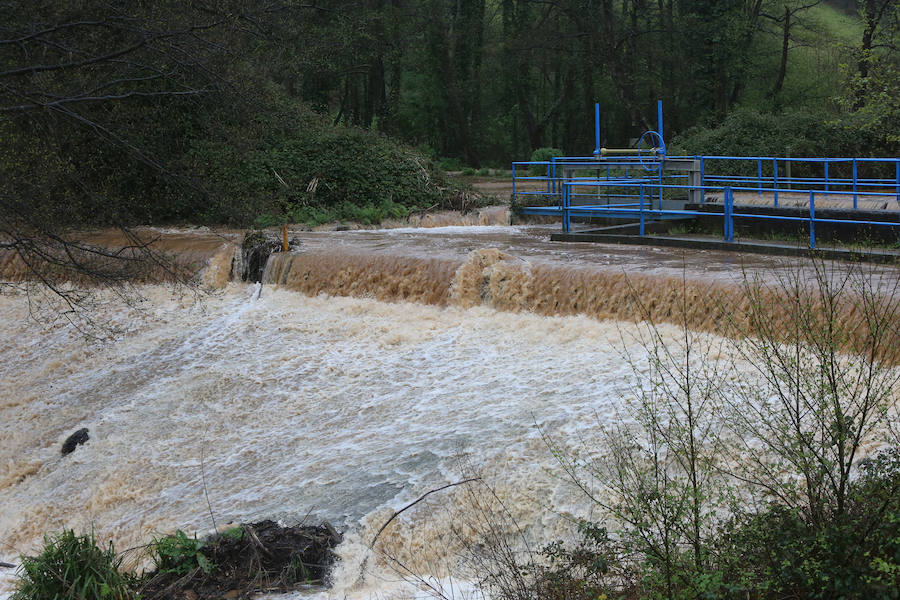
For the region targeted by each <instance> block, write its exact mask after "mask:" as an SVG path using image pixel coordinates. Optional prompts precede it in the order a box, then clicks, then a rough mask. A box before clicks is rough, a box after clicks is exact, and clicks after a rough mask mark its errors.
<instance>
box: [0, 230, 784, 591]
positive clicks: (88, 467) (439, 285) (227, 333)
mask: <svg viewBox="0 0 900 600" xmlns="http://www.w3.org/2000/svg"><path fill="white" fill-rule="evenodd" d="M541 235H542V234H540V232H539V234H538V235H536V234H535V232H534V231H529V230H527V229H512V228H487V229H481V230H472V231H440V230H436V231H432V232H430V233H421V232H418V231H392V232H346V233H344V234H342V235H337V234H313V233H310V234H303V236H302V238H301V243H302V245H303V253H302V254H301V255H299V257H294V260H295V261H299V263H295V264H293V265H290V264H281V265H278V264H275V265H273V266H272V267H271V269H270V277H271V279H272V280H275V281H283V282H285V284H286V285H285V286H282V287H276V286H274V285H264V286H262V288H261V289H260V288H258V287H255V286H253V285H246V284H234V283H232V284H229V285H228V286H227V287H225V288H224V289H223V290H221V291H219V292H217V293H214V294H213V295H211V296H208V297H205V298H204V299H202V301H199V302H194V301H193V300H192V299H190V298H184V297H178V296H175V295H173V293H172V291H171V290H170V289H168V288H165V287H159V286H156V287H153V286H147V287H145V288H144V290H143V291H144V293H145V295H146V297H147V298H148V302H147V303H146V306H145V308H144V311H143V312H142V313H135V312H132V311H129V310H127V309H125V308H122V307H120V306H118V305H116V304H110V305H107V306H106V307H105V308H103V309H101V310H103V311H104V314H103V316H104V317H106V318H107V319H109V320H111V322H112V323H114V324H116V325H118V326H119V327H121V328H122V329H123V330H124V331H127V333H124V334H121V335H118V336H117V337H114V338H113V339H109V340H106V341H104V342H87V341H85V340H84V339H83V338H82V337H80V336H79V335H78V334H77V333H75V332H73V331H71V330H70V329H66V328H62V327H44V328H41V327H39V326H38V325H36V324H35V323H33V322H31V321H30V320H29V319H28V308H27V303H26V302H25V300H24V298H23V297H22V296H20V295H16V294H7V295H0V323H2V324H3V331H4V335H3V336H2V339H0V357H2V361H0V374H2V378H0V438H2V439H3V445H2V447H0V506H2V507H3V510H2V511H0V539H2V540H4V545H3V546H2V547H0V560H13V561H14V562H15V559H16V557H17V554H18V553H28V552H33V551H34V550H35V549H37V548H38V547H39V545H40V541H41V536H42V535H43V534H44V533H45V532H48V531H52V530H59V529H61V528H75V529H76V530H86V529H88V528H90V527H91V526H93V527H94V530H95V532H96V533H97V535H98V537H99V538H101V539H113V540H114V541H115V543H116V547H117V548H119V549H124V548H128V547H132V546H137V545H140V544H144V543H146V542H148V541H149V540H150V539H151V538H152V537H153V536H154V535H157V534H161V533H168V532H172V531H174V530H175V529H184V530H188V531H199V532H201V534H202V533H204V532H207V531H209V530H210V529H211V521H210V518H209V514H208V512H209V509H208V507H207V504H206V500H205V497H204V494H203V479H204V476H205V482H206V488H207V491H208V493H209V498H210V501H211V504H212V511H213V513H214V514H215V516H216V520H217V522H218V523H219V524H220V525H221V524H222V523H227V522H235V523H237V522H249V521H253V520H258V519H263V518H271V517H275V518H280V519H282V520H284V521H286V522H288V523H295V522H298V521H300V520H301V519H303V518H304V517H307V515H308V517H307V518H308V519H309V520H311V521H314V522H315V521H318V520H320V519H328V520H329V521H331V522H332V523H334V524H335V525H338V526H340V527H343V528H345V529H346V531H347V532H348V533H347V540H346V541H345V542H344V544H343V545H342V546H341V547H340V548H339V553H340V554H341V555H342V556H343V558H344V562H343V563H342V564H341V565H340V566H339V567H338V569H337V572H336V576H335V579H336V581H335V588H334V589H333V590H332V591H330V592H327V593H326V594H325V595H335V596H342V595H344V594H345V593H346V594H351V595H354V596H357V597H363V598H368V597H372V596H373V595H384V594H392V593H395V592H396V591H397V589H398V588H397V585H398V584H396V583H394V582H392V581H391V579H392V578H391V577H390V576H388V575H386V574H387V573H388V572H389V571H388V570H386V568H385V566H384V565H383V564H382V563H379V561H377V560H376V561H373V562H372V563H371V564H368V568H369V570H370V576H369V578H368V579H367V580H366V581H365V583H364V585H363V586H362V587H360V588H357V587H353V584H354V583H356V581H357V576H358V565H359V564H360V562H361V561H362V560H363V558H364V557H365V556H366V554H367V551H366V546H367V543H368V541H369V540H370V539H371V536H372V535H373V532H374V531H377V530H378V528H379V527H380V526H381V524H382V523H384V521H385V520H386V519H387V518H388V517H389V516H390V515H391V513H392V511H393V510H397V509H399V508H401V507H403V506H404V505H406V504H407V503H409V502H411V501H412V500H414V499H415V498H417V497H418V496H419V495H420V494H422V493H424V492H426V491H428V490H430V489H434V488H436V487H439V486H441V485H445V484H447V483H449V482H452V481H456V480H459V479H460V478H462V477H463V476H464V475H465V474H466V473H464V472H463V470H462V469H461V468H460V460H461V459H460V457H461V456H466V457H467V459H466V460H467V461H468V462H469V463H470V464H472V465H474V466H475V467H476V468H477V469H479V470H480V471H481V472H483V474H484V476H485V478H486V480H487V481H488V482H490V484H491V485H492V486H493V487H494V488H495V489H496V491H497V494H498V495H499V497H500V498H501V499H502V500H503V502H504V504H505V505H506V506H507V507H508V508H509V509H510V510H511V512H512V514H513V515H514V516H515V518H516V520H517V521H518V522H519V523H520V524H521V525H522V526H523V527H524V529H525V532H526V535H527V537H528V539H529V540H530V541H531V542H532V543H535V544H537V545H538V546H539V545H540V544H541V543H542V542H543V541H547V540H550V539H553V538H554V536H556V535H560V534H561V532H562V531H563V530H564V529H565V525H564V521H563V520H561V519H559V518H557V516H556V515H554V514H553V513H552V512H551V511H548V510H547V508H546V507H548V506H554V507H556V509H558V510H561V511H572V512H576V513H578V512H582V511H584V510H586V508H587V507H586V506H585V505H584V504H583V502H582V501H581V499H580V497H579V496H578V495H577V494H575V493H574V492H573V491H572V490H571V489H569V488H568V487H567V486H566V485H564V484H563V483H561V482H560V481H559V480H558V479H556V478H555V477H554V475H553V469H554V467H555V463H554V460H553V459H552V457H551V456H550V452H549V451H548V449H547V448H546V445H545V444H544V442H543V441H542V439H541V431H544V432H546V433H547V434H550V435H552V436H554V437H555V438H556V439H571V440H573V442H572V443H573V444H575V445H577V442H575V441H574V440H578V439H580V438H583V437H585V436H586V437H588V438H590V437H591V436H592V435H594V434H596V433H598V431H599V430H600V428H601V427H602V426H603V424H610V423H615V422H617V421H619V420H621V419H623V418H624V417H623V415H624V414H626V413H627V409H626V403H627V402H628V401H629V399H630V398H631V397H632V396H633V392H632V389H631V388H630V387H629V386H628V384H627V382H628V380H629V377H630V376H631V374H632V370H631V368H630V367H629V365H628V364H627V363H626V362H625V361H624V360H623V358H622V352H623V350H626V351H628V352H630V353H631V354H632V356H633V358H635V360H637V361H640V360H641V359H640V357H641V356H642V352H643V350H642V349H641V348H640V347H639V345H636V344H635V342H634V341H633V340H634V336H635V334H636V331H637V330H636V326H635V325H632V324H629V323H626V322H622V321H614V320H605V321H601V320H597V319H594V318H590V317H589V316H585V315H579V314H572V315H570V316H558V313H561V314H563V315H568V314H569V313H577V312H579V309H578V308H577V307H572V306H571V304H565V302H566V301H567V300H565V298H566V297H567V296H571V295H572V294H573V293H574V294H577V293H582V294H587V295H586V296H585V300H584V302H591V301H593V302H598V301H599V300H597V299H598V298H600V296H603V295H604V294H606V295H611V294H613V293H617V290H613V289H606V290H600V291H598V290H591V288H592V286H595V285H596V282H597V281H600V280H599V279H596V278H597V277H599V275H597V273H601V272H605V273H610V272H613V271H614V272H616V273H618V275H617V276H621V274H622V272H623V271H624V272H626V273H634V274H636V275H637V274H640V275H643V276H646V275H647V274H648V273H650V274H656V275H658V276H660V275H661V276H663V277H664V278H666V277H668V276H670V275H678V279H676V280H677V281H680V280H681V279H680V276H681V274H686V277H687V278H689V279H691V280H692V281H695V282H696V285H697V286H698V288H697V289H703V286H704V285H712V284H715V285H724V284H725V283H726V282H727V281H732V282H733V281H734V277H735V272H736V270H737V269H736V265H735V258H734V257H733V256H731V255H718V254H714V253H702V254H701V253H694V254H688V255H682V256H681V257H678V256H674V255H671V254H667V253H656V252H654V251H653V250H650V249H632V248H623V249H621V252H620V251H619V249H618V248H615V249H612V248H610V247H596V246H594V247H589V246H586V245H581V244H578V245H566V246H560V245H550V244H548V243H546V242H545V241H544V240H543V239H542V237H541ZM486 247H492V248H497V249H498V250H491V251H482V252H481V253H476V254H474V255H473V254H471V251H472V250H477V249H479V248H486ZM335 257H337V258H335ZM347 257H351V258H350V259H347ZM353 257H356V258H353ZM329 260H330V261H332V263H329V262H328V261H329ZM752 260H754V261H755V262H754V263H753V264H756V265H758V266H763V267H766V266H767V265H772V264H774V263H767V262H766V261H765V260H763V259H752ZM303 261H305V262H303ZM335 261H336V262H335ZM354 261H355V262H356V264H357V265H358V264H365V265H369V266H367V267H366V268H365V269H363V271H365V273H363V271H360V270H357V271H355V272H354V271H353V270H352V269H350V267H348V265H350V264H351V263H354ZM479 261H480V262H479ZM492 261H493V262H492ZM422 264H425V265H426V267H422V268H420V266H421V265H422ZM329 265H330V266H329ZM373 265H374V266H373ZM391 265H393V266H391ZM398 265H399V266H398ZM404 265H405V266H404ZM410 265H413V266H410ZM416 265H419V266H416ZM566 265H568V266H566ZM598 265H599V266H601V267H603V269H601V270H600V271H598V270H597V267H598ZM642 265H643V266H642ZM300 266H302V267H303V268H299V267H300ZM467 268H468V269H469V270H468V271H466V269H467ZM504 268H508V270H509V272H504V271H503V269H504ZM316 269H318V271H317V270H316ZM348 269H349V270H348ZM391 269H394V271H391ZM485 269H489V270H490V272H489V273H487V274H485ZM565 269H568V270H567V271H566V273H570V274H571V273H588V274H589V275H590V276H589V277H588V276H585V275H579V276H578V277H581V278H580V279H579V278H578V277H574V276H571V275H570V278H572V277H574V279H573V280H574V281H576V283H575V284H572V283H569V284H563V288H564V289H563V292H559V289H558V288H559V286H560V284H559V282H558V280H559V279H560V278H557V281H556V283H555V285H556V286H557V291H555V292H552V293H555V294H557V296H556V298H557V299H556V300H554V301H555V302H556V303H557V304H556V307H555V308H554V307H553V306H551V305H550V303H549V302H548V301H547V300H546V299H545V298H543V297H542V296H541V294H546V293H550V292H548V291H542V292H536V289H537V288H539V287H540V286H545V287H546V290H551V289H552V288H553V285H554V281H553V278H552V277H551V275H552V274H553V273H557V274H558V273H561V272H562V271H561V270H565ZM604 269H605V271H604ZM387 271H390V272H391V273H392V274H388V275H386V274H385V273H386V272H387ZM323 272H324V273H326V275H321V273H323ZM317 273H318V274H317ZM304 274H306V279H304ZM494 275H496V277H495V278H492V277H494ZM341 277H343V278H344V279H343V280H341V279H340V278H341ZM367 277H368V278H369V279H367ZM416 277H419V278H420V279H416ZM591 277H594V279H591ZM311 278H312V279H316V278H318V279H316V280H317V281H320V282H321V283H316V284H315V285H313V284H311V283H308V282H309V281H310V279H311ZM379 278H381V280H380V281H379V282H376V281H375V280H376V279H379ZM392 278H393V279H392ZM413 280H414V281H416V282H418V283H415V284H412V283H410V282H411V281H413ZM304 282H306V283H304ZM366 282H368V283H366ZM592 282H594V283H592ZM329 285H330V286H332V287H330V288H329V287H327V286H329ZM354 285H355V286H356V287H355V288H354V287H353V286H354ZM366 285H369V286H371V288H365V286H366ZM404 285H405V286H406V287H404ZM566 285H568V286H569V288H565V286H566ZM576 285H577V286H578V287H579V289H586V290H587V291H582V292H578V291H577V290H576V291H574V292H573V291H572V286H576ZM315 286H322V287H320V288H316V287H315ZM341 286H345V287H343V288H342V287H341ZM360 286H362V287H360ZM415 286H419V287H415ZM288 288H294V289H298V290H302V291H306V292H308V293H313V294H316V293H318V292H319V291H323V290H325V291H329V292H331V293H348V294H353V295H357V296H360V295H361V296H369V297H362V298H350V297H336V296H326V295H315V296H307V295H304V294H301V293H298V292H297V291H293V290H292V289H288ZM648 289H649V288H648ZM384 290H388V291H384ZM566 290H568V291H566ZM618 291H621V290H618ZM588 292H589V293H588ZM376 298H382V299H385V300H394V302H390V303H388V302H382V301H379V300H377V299H376ZM485 298H490V302H489V303H488V304H489V306H484V305H483V302H480V301H483V300H485ZM591 298H593V300H591ZM404 299H407V300H408V299H413V300H419V301H420V302H421V303H410V302H406V301H404ZM398 300H399V301H398ZM504 303H505V304H504ZM510 303H511V304H510ZM560 303H562V304H560ZM496 308H512V309H514V310H516V311H519V312H508V311H500V310H496ZM670 308H671V307H670ZM609 311H610V312H609V313H608V314H606V315H604V314H602V313H600V312H599V311H598V312H597V313H596V314H597V316H609V315H613V316H614V315H615V311H614V307H610V308H609ZM535 312H537V313H542V314H544V315H547V316H541V314H535ZM554 315H556V316H554ZM661 331H662V332H663V335H664V336H666V338H667V339H673V336H677V331H676V330H675V329H674V328H671V327H668V326H663V327H662V329H661ZM81 427H87V428H89V430H90V436H91V439H90V441H89V442H88V443H87V444H86V445H85V446H82V447H80V448H78V449H77V450H76V451H75V452H74V453H73V454H71V455H68V456H65V457H63V456H60V452H59V448H60V446H61V444H62V442H63V440H64V439H65V438H66V437H67V436H68V435H69V434H70V433H72V432H73V431H75V430H76V429H79V428H81ZM464 504H465V494H464V493H463V491H462V490H456V489H454V490H452V491H448V492H447V493H445V494H441V495H440V497H436V498H435V502H432V503H423V505H422V506H421V507H417V508H416V509H415V510H411V511H409V512H408V513H404V516H403V517H402V518H401V519H399V520H398V522H397V523H396V525H395V526H392V527H391V528H390V529H388V530H387V531H386V533H385V534H384V536H383V539H382V542H383V547H384V549H385V550H386V551H389V552H393V553H396V554H397V555H403V556H408V557H410V560H415V561H417V564H418V565H421V568H422V569H425V571H423V572H426V573H434V574H436V575H438V576H443V575H447V574H448V572H446V571H441V568H439V567H437V566H435V565H438V564H440V563H441V561H442V560H444V558H445V557H442V553H443V552H444V551H445V550H447V551H448V552H449V550H452V548H450V549H448V548H447V547H448V546H451V545H452V544H450V543H449V542H448V541H447V539H446V534H447V531H448V529H449V525H450V524H451V523H450V521H448V519H450V518H451V517H450V516H448V515H450V514H452V511H451V512H447V510H445V509H446V508H447V507H448V506H450V507H453V506H456V508H459V509H460V510H462V509H463V508H464V506H463V505H464ZM3 586H5V588H4V587H3ZM9 586H10V581H9V579H7V580H6V581H5V583H4V582H3V581H0V590H4V589H5V590H6V591H7V592H8V591H9V589H10V587H9Z"/></svg>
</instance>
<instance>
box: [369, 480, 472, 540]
mask: <svg viewBox="0 0 900 600" xmlns="http://www.w3.org/2000/svg"><path fill="white" fill-rule="evenodd" d="M480 479H481V478H480V477H470V478H469V479H463V480H462V481H457V482H455V483H448V484H447V485H444V486H441V487H439V488H435V489H433V490H428V491H427V492H425V493H424V494H422V495H421V496H419V497H418V498H417V499H416V500H415V501H414V502H411V503H409V504H407V505H406V506H404V507H403V508H401V509H400V510H398V511H396V512H395V513H394V514H393V515H391V518H390V519H388V520H387V521H385V522H384V525H382V526H381V529H379V530H378V533H376V534H375V537H373V538H372V542H371V543H370V544H369V550H371V549H372V548H374V547H375V542H377V541H378V536H380V535H381V532H382V531H384V529H385V528H386V527H387V526H388V525H390V524H391V521H393V520H394V519H395V518H397V516H398V515H400V513H402V512H403V511H405V510H406V509H408V508H412V507H413V506H415V505H416V504H418V503H419V502H421V501H422V500H424V499H425V498H427V497H428V496H430V495H431V494H433V493H435V492H440V491H441V490H446V489H447V488H451V487H455V486H457V485H463V484H464V483H472V482H473V481H479V480H480Z"/></svg>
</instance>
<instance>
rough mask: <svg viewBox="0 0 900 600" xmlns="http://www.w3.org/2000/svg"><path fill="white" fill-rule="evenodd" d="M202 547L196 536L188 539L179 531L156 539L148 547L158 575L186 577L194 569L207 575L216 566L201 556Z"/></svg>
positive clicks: (202, 544) (203, 555)
mask: <svg viewBox="0 0 900 600" xmlns="http://www.w3.org/2000/svg"><path fill="white" fill-rule="evenodd" d="M204 545H205V544H204V543H203V541H201V540H198V539H197V536H196V535H195V536H194V537H192V538H191V537H188V535H187V534H186V533H185V532H183V531H181V530H180V529H179V530H177V531H176V532H175V533H174V534H173V535H167V536H164V537H161V538H158V539H156V540H155V541H154V542H153V543H152V544H151V545H150V558H151V560H153V564H154V566H155V567H156V570H157V571H159V572H160V573H174V574H176V575H186V574H187V573H190V572H191V571H193V570H194V569H200V570H201V571H203V572H204V573H206V574H209V573H211V572H212V570H213V569H215V568H216V565H215V564H213V562H212V561H211V560H210V559H209V558H207V557H206V555H205V554H203V552H202V549H203V546H204Z"/></svg>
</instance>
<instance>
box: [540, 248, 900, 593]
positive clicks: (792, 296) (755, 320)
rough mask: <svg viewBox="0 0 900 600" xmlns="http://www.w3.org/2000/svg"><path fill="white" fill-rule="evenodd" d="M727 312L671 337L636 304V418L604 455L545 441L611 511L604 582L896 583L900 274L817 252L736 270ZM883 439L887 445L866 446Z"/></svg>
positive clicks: (619, 429)
mask: <svg viewBox="0 0 900 600" xmlns="http://www.w3.org/2000/svg"><path fill="white" fill-rule="evenodd" d="M683 296H684V295H683ZM636 301H637V302H640V301H639V300H636ZM688 309H689V306H688V301H687V298H686V297H683V298H682V304H681V306H679V307H678V310H680V311H681V314H683V315H687V311H688ZM720 310H721V314H720V316H719V318H720V319H722V320H725V321H728V322H729V323H730V325H731V327H732V329H731V331H730V336H729V337H727V338H716V337H712V336H707V335H703V334H698V333H694V332H692V331H691V330H690V329H689V328H688V327H687V324H686V323H687V321H686V320H685V323H684V324H683V326H682V327H681V328H680V335H679V336H678V337H677V338H676V340H675V341H674V342H673V340H672V339H671V338H670V337H669V336H668V335H666V336H664V335H663V333H662V330H661V328H660V327H658V326H655V325H654V324H653V323H652V322H650V321H649V311H647V313H646V315H645V318H646V319H647V322H648V327H646V328H645V329H644V332H645V337H644V338H643V340H642V341H643V344H642V346H643V349H642V353H641V354H640V355H632V356H629V357H628V359H629V361H630V363H631V364H632V366H633V368H634V370H635V380H634V383H635V385H636V386H637V390H638V394H637V401H636V404H635V406H634V407H633V410H632V411H631V415H630V417H631V419H630V420H631V422H632V425H612V426H610V428H609V431H607V433H606V436H605V448H604V450H605V453H603V454H601V455H600V458H599V459H588V460H584V459H582V458H580V457H579V456H577V455H573V454H572V453H570V452H567V451H566V450H565V449H564V448H563V447H562V446H561V445H559V444H558V443H555V442H554V441H553V440H548V441H549V444H550V447H551V450H552V451H553V452H554V454H555V455H556V456H557V458H558V459H559V461H560V464H561V465H562V467H563V469H564V471H565V472H566V474H567V475H568V477H569V479H570V480H571V481H572V482H573V483H574V484H575V485H576V486H578V487H579V488H580V489H581V490H582V491H583V492H584V493H585V494H587V495H588V497H589V498H590V499H591V500H592V501H593V502H594V505H595V507H597V508H599V509H601V512H602V514H603V515H604V516H605V518H607V519H609V522H611V523H614V524H615V527H616V529H615V531H614V535H613V536H612V537H613V539H614V540H616V543H617V544H618V545H619V546H620V548H621V550H620V552H619V553H618V554H617V555H618V556H620V557H622V558H621V563H620V564H619V565H617V566H614V567H613V568H612V569H611V572H613V573H616V572H619V573H622V574H623V576H621V577H620V579H619V581H618V582H617V583H615V587H616V588H617V589H618V590H619V592H620V593H627V594H629V595H634V596H636V597H640V598H667V599H670V600H674V599H675V598H706V597H710V598H713V597H734V598H746V597H748V595H749V597H758V598H770V597H771V598H781V597H795V598H838V597H843V598H884V599H895V598H898V597H900V593H898V590H900V497H898V492H900V450H898V449H897V447H896V446H897V443H898V437H897V435H896V434H897V432H896V431H893V429H892V426H893V425H894V424H896V423H897V422H900V420H898V414H897V409H898V406H897V390H898V389H900V367H897V365H898V363H900V331H898V329H897V323H898V322H900V282H898V281H897V279H896V277H895V276H893V274H891V273H885V272H884V271H879V270H877V269H873V268H870V267H867V266H865V265H863V264H859V263H826V262H825V261H822V260H820V259H818V258H815V257H813V258H811V260H810V261H808V263H807V264H806V265H805V266H803V267H802V268H801V267H792V268H787V269H784V270H776V271H775V274H774V275H772V274H769V276H768V278H767V279H766V280H761V279H758V278H755V277H751V276H749V275H746V276H745V281H744V290H743V298H742V299H741V300H740V301H739V302H737V303H735V304H734V305H732V306H727V307H726V306H722V307H720ZM883 444H888V445H889V447H890V448H893V449H890V450H888V451H885V452H882V453H881V454H877V455H874V456H871V457H868V458H866V457H865V454H866V452H867V450H868V449H870V448H873V447H877V446H878V445H883ZM586 450H587V452H585V453H582V454H583V455H585V456H597V453H596V452H592V451H591V449H590V448H588V449H586ZM570 557H574V554H571V553H570ZM602 574H603V573H602V572H601V571H597V570H594V571H590V572H587V573H582V574H573V576H574V577H575V578H576V579H578V580H580V581H581V582H582V584H584V585H588V584H589V582H590V581H592V578H594V577H596V576H597V575H602ZM608 580H609V577H607V581H608ZM576 584H577V582H574V583H573V582H569V584H567V585H569V586H570V587H571V586H576V587H577V585H576Z"/></svg>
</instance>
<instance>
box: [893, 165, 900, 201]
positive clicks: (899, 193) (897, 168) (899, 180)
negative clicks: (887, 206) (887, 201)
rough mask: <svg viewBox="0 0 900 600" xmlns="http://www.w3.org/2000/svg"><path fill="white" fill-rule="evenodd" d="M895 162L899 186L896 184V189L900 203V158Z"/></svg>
mask: <svg viewBox="0 0 900 600" xmlns="http://www.w3.org/2000/svg"><path fill="white" fill-rule="evenodd" d="M894 164H895V165H896V170H897V175H896V179H897V186H896V187H897V190H896V191H897V204H900V159H897V162H896V163H894Z"/></svg>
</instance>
